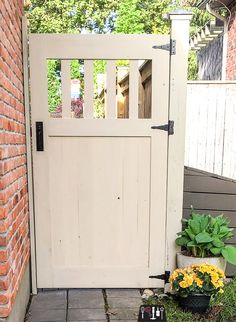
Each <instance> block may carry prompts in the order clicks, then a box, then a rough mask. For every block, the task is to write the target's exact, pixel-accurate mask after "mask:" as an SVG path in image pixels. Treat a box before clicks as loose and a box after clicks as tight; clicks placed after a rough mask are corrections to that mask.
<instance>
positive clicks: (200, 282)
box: [194, 277, 203, 287]
mask: <svg viewBox="0 0 236 322" xmlns="http://www.w3.org/2000/svg"><path fill="white" fill-rule="evenodd" d="M194 281H195V282H196V284H197V286H198V287H202V285H203V281H202V280H201V279H200V278H198V277H196V278H195V279H194Z"/></svg>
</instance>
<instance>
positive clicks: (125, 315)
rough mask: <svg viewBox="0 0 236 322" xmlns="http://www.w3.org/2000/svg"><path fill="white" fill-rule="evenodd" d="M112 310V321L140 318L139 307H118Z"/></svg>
mask: <svg viewBox="0 0 236 322" xmlns="http://www.w3.org/2000/svg"><path fill="white" fill-rule="evenodd" d="M111 312H112V313H113V314H110V315H109V316H110V321H120V320H122V321H137V319H138V309H130V308H128V309H125V308H118V309H114V310H111ZM115 313H116V314H115Z"/></svg>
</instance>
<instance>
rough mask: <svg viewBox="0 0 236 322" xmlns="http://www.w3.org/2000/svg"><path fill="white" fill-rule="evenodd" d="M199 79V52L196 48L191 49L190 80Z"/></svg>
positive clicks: (189, 61)
mask: <svg viewBox="0 0 236 322" xmlns="http://www.w3.org/2000/svg"><path fill="white" fill-rule="evenodd" d="M197 79H198V65H197V53H196V51H194V50H190V51H189V55H188V80H197Z"/></svg>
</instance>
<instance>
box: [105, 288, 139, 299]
mask: <svg viewBox="0 0 236 322" xmlns="http://www.w3.org/2000/svg"><path fill="white" fill-rule="evenodd" d="M106 294H107V297H108V298H109V297H123V298H125V297H126V298H130V297H140V296H141V295H140V292H139V289H119V288H117V289H111V288H108V289H106Z"/></svg>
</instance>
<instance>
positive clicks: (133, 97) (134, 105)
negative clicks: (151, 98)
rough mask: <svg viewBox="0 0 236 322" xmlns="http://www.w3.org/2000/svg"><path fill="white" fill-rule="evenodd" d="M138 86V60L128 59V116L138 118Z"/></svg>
mask: <svg viewBox="0 0 236 322" xmlns="http://www.w3.org/2000/svg"><path fill="white" fill-rule="evenodd" d="M138 87H139V64H138V60H130V72H129V118H130V119H137V118H138Z"/></svg>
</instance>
